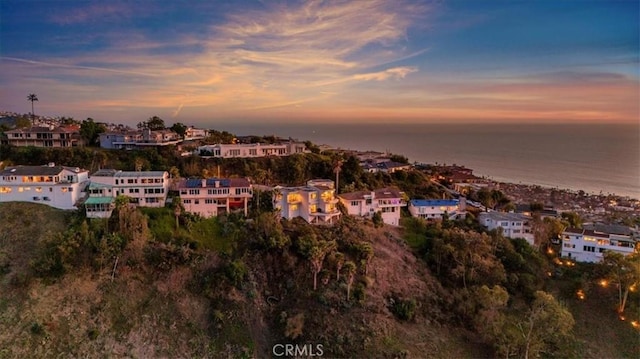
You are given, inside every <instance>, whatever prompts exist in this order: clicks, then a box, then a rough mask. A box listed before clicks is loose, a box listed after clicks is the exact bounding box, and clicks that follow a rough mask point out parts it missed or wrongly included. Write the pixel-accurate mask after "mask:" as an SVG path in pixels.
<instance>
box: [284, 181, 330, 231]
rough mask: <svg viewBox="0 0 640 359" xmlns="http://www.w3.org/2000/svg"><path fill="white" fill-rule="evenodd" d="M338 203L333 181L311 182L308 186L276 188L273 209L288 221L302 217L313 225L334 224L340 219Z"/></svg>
mask: <svg viewBox="0 0 640 359" xmlns="http://www.w3.org/2000/svg"><path fill="white" fill-rule="evenodd" d="M337 203H338V198H337V197H336V196H335V185H334V182H333V181H331V180H325V179H318V180H310V181H308V182H307V185H306V186H300V187H281V186H276V187H275V188H274V194H273V208H274V209H276V210H278V211H279V212H280V216H281V217H282V218H286V219H293V218H296V217H301V218H302V219H304V220H305V221H307V222H309V223H313V224H318V223H333V222H335V221H337V220H338V219H339V218H340V211H339V210H338V208H337V207H336V204H337Z"/></svg>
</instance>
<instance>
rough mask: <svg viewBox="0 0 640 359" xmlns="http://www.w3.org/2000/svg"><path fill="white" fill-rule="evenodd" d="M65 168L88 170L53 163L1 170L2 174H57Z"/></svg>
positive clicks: (79, 170)
mask: <svg viewBox="0 0 640 359" xmlns="http://www.w3.org/2000/svg"><path fill="white" fill-rule="evenodd" d="M65 169H66V170H68V171H71V172H74V173H79V172H85V171H86V170H83V169H81V168H77V167H75V168H72V167H65V166H55V165H53V164H49V165H44V166H14V167H7V168H5V169H3V170H2V171H0V176H55V175H58V174H60V172H62V171H63V170H65Z"/></svg>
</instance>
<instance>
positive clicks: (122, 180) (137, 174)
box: [86, 169, 169, 218]
mask: <svg viewBox="0 0 640 359" xmlns="http://www.w3.org/2000/svg"><path fill="white" fill-rule="evenodd" d="M90 180H91V184H90V185H89V198H88V199H87V202H86V207H87V217H89V218H108V217H109V216H111V210H113V208H112V207H113V206H112V204H115V198H116V197H117V196H120V195H123V196H127V197H129V198H130V203H132V204H134V205H136V206H140V207H164V205H165V202H166V199H167V192H168V191H169V173H168V172H167V171H121V170H115V169H102V170H99V171H97V172H95V173H94V174H92V175H91V177H90ZM103 197H105V198H109V197H111V200H110V201H109V203H106V202H107V200H106V199H101V200H98V199H95V198H103Z"/></svg>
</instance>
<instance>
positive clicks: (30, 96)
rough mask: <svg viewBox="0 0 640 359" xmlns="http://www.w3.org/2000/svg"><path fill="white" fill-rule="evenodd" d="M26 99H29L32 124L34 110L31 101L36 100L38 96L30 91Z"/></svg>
mask: <svg viewBox="0 0 640 359" xmlns="http://www.w3.org/2000/svg"><path fill="white" fill-rule="evenodd" d="M27 100H28V101H31V124H32V125H33V122H34V121H35V117H36V115H35V112H34V111H33V102H34V101H38V96H37V95H36V94H34V93H30V94H29V96H27Z"/></svg>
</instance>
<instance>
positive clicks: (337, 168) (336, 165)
mask: <svg viewBox="0 0 640 359" xmlns="http://www.w3.org/2000/svg"><path fill="white" fill-rule="evenodd" d="M341 171H342V160H340V159H338V160H336V161H335V163H334V164H333V173H335V174H336V194H338V193H339V192H340V187H339V184H340V172H341Z"/></svg>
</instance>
